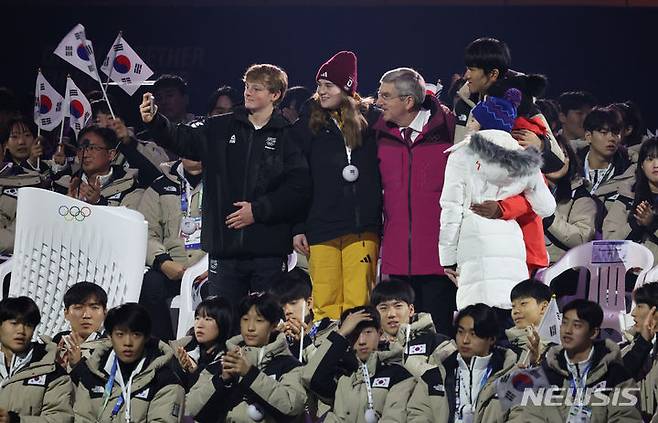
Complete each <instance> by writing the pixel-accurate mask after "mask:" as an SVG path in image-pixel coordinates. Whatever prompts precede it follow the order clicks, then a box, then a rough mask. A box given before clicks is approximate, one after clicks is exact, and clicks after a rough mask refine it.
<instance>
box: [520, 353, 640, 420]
mask: <svg viewBox="0 0 658 423" xmlns="http://www.w3.org/2000/svg"><path fill="white" fill-rule="evenodd" d="M542 370H543V371H544V373H545V374H546V376H547V378H548V381H549V383H550V384H551V385H552V386H555V387H558V388H565V391H564V392H568V391H569V392H570V386H571V383H572V376H571V373H570V372H569V371H568V368H567V363H566V358H565V355H564V348H562V346H560V345H557V346H554V347H551V348H550V349H549V350H548V352H547V353H546V360H545V362H544V363H543V364H542ZM585 384H586V386H587V387H588V388H592V389H594V390H598V389H603V388H606V389H608V388H623V387H632V381H631V380H630V376H629V374H628V373H627V372H626V370H625V369H624V367H623V363H622V361H621V353H620V350H619V347H618V346H617V344H616V343H614V342H613V341H611V340H605V341H598V342H595V344H594V353H593V354H592V367H591V369H590V370H589V372H588V373H587V380H586V382H585ZM600 392H601V393H600V394H598V395H608V396H609V397H614V396H615V394H614V393H613V392H611V391H600ZM560 395H561V396H562V397H564V395H565V394H564V393H562V394H556V397H555V398H557V397H559V396H560ZM618 397H620V398H621V400H620V402H623V403H624V404H630V402H629V401H628V400H627V399H626V398H624V397H623V396H622V395H621V394H620V395H619V396H618ZM552 398H553V397H552ZM592 398H596V397H595V396H594V395H592ZM592 398H590V401H592ZM553 401H554V402H558V401H559V400H557V399H553ZM595 401H599V404H600V400H598V399H595ZM588 404H592V405H591V407H590V409H591V420H590V421H591V422H607V423H631V422H632V423H638V422H641V421H642V419H641V417H640V412H639V410H638V409H637V408H636V406H635V405H622V404H621V403H618V404H614V403H613V401H612V400H611V401H610V404H608V405H607V406H604V405H594V404H593V403H592V402H589V403H588ZM569 410H570V406H569V405H566V404H564V405H551V406H547V405H534V404H533V403H532V402H531V403H529V404H528V405H526V406H517V407H513V408H512V410H511V412H510V418H509V420H508V421H509V422H511V423H539V422H546V423H549V422H550V423H553V422H564V421H566V419H567V417H568V415H569Z"/></svg>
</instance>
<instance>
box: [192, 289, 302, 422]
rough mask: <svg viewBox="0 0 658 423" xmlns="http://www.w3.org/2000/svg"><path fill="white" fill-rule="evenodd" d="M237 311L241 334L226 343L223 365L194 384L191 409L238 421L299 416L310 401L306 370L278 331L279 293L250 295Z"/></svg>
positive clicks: (284, 420)
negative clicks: (303, 380) (304, 377)
mask: <svg viewBox="0 0 658 423" xmlns="http://www.w3.org/2000/svg"><path fill="white" fill-rule="evenodd" d="M238 315H239V316H240V335H238V336H235V337H233V338H231V339H229V340H228V341H227V342H226V353H225V354H224V355H223V356H222V359H221V367H220V368H217V369H212V375H211V374H210V371H209V372H203V373H202V374H201V376H200V377H199V380H198V382H197V383H196V384H195V385H194V386H193V387H192V388H191V390H190V392H189V393H188V394H187V404H186V410H187V411H186V412H187V414H189V415H197V413H199V411H200V410H206V411H207V412H208V413H210V414H209V415H211V416H215V419H216V421H224V422H235V423H238V422H245V423H247V422H261V421H262V422H269V423H274V422H277V423H278V422H294V421H299V419H301V418H302V417H301V416H302V415H303V412H304V405H305V403H306V391H305V390H304V388H303V387H302V385H301V370H302V369H301V367H300V366H301V364H300V363H299V362H298V361H297V360H296V359H295V357H293V356H292V355H291V354H290V350H289V349H288V344H287V342H286V337H285V335H284V334H283V333H277V332H276V328H277V325H278V324H279V321H280V320H281V318H282V317H283V313H282V311H281V307H280V306H279V304H278V302H277V301H276V298H275V297H273V296H272V295H271V294H267V293H252V294H249V295H248V296H247V297H245V298H244V299H243V300H242V301H241V302H240V305H239V307H238ZM209 370H210V369H209ZM211 409H212V411H211Z"/></svg>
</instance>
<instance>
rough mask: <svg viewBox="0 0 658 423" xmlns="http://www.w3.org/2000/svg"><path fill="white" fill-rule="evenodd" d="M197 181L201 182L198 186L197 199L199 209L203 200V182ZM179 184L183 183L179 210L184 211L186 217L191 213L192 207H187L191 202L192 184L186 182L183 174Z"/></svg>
mask: <svg viewBox="0 0 658 423" xmlns="http://www.w3.org/2000/svg"><path fill="white" fill-rule="evenodd" d="M199 183H200V184H201V187H200V188H199V200H198V201H197V205H198V206H199V210H201V201H202V200H203V182H199ZM181 185H183V187H182V188H181V196H180V210H181V211H182V212H183V213H185V216H186V217H190V215H191V214H192V208H191V207H188V205H189V204H190V203H191V202H192V185H191V184H190V183H189V182H187V179H185V177H184V176H181Z"/></svg>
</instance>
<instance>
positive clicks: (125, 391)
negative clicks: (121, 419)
mask: <svg viewBox="0 0 658 423" xmlns="http://www.w3.org/2000/svg"><path fill="white" fill-rule="evenodd" d="M145 361H146V357H142V359H141V360H140V361H139V364H137V367H135V370H133V372H132V374H131V375H130V378H129V379H128V384H127V385H126V384H125V383H124V381H123V375H122V374H121V371H119V372H118V375H117V370H118V365H119V360H118V358H117V357H116V356H115V357H114V362H113V363H112V371H111V372H110V378H109V379H108V381H107V384H106V385H105V392H103V408H102V409H101V414H102V413H103V410H105V407H106V406H107V403H108V400H109V398H110V394H111V392H112V387H113V386H114V381H115V380H116V381H117V382H119V386H120V387H121V395H119V399H118V400H117V402H116V404H115V405H114V408H112V417H114V416H116V415H117V414H119V410H121V406H122V405H123V404H124V402H125V404H126V407H125V408H124V414H125V418H126V423H129V422H130V395H131V393H132V392H131V391H132V383H133V377H134V376H135V375H136V374H138V373H139V372H140V371H141V370H142V367H143V366H144V362H145Z"/></svg>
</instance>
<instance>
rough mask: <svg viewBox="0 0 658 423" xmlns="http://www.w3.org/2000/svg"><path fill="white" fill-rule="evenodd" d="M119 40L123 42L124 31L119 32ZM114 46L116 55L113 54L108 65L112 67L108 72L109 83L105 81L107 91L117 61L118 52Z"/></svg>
mask: <svg viewBox="0 0 658 423" xmlns="http://www.w3.org/2000/svg"><path fill="white" fill-rule="evenodd" d="M117 38H118V39H119V41H122V40H123V31H119V36H118V37H117ZM114 46H115V44H113V45H112V47H110V48H111V49H112V52H113V53H114V54H113V56H114V57H113V58H112V60H111V61H110V62H109V63H108V65H109V67H110V70H109V71H108V72H107V81H105V89H106V90H107V86H108V85H110V78H111V77H112V71H113V70H114V59H116V57H117V52H116V51H115V50H114ZM99 75H100V74H99Z"/></svg>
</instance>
